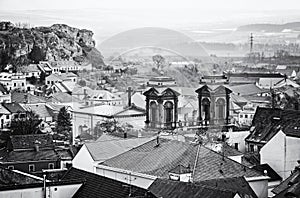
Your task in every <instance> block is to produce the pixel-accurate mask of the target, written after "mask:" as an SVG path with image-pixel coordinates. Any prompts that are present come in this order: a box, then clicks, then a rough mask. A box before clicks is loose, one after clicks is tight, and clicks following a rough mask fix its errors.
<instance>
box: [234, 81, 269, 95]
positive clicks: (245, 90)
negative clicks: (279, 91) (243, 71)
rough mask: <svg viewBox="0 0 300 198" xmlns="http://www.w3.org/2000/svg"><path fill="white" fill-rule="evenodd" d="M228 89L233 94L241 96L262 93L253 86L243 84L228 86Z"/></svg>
mask: <svg viewBox="0 0 300 198" xmlns="http://www.w3.org/2000/svg"><path fill="white" fill-rule="evenodd" d="M230 89H231V90H232V92H233V93H235V94H239V95H241V96H243V95H256V94H258V93H261V92H263V90H262V89H260V88H259V87H257V86H256V85H255V84H243V85H235V86H230Z"/></svg>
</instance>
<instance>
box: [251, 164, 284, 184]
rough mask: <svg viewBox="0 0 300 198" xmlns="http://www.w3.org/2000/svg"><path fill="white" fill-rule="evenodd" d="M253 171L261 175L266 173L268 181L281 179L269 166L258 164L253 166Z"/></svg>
mask: <svg viewBox="0 0 300 198" xmlns="http://www.w3.org/2000/svg"><path fill="white" fill-rule="evenodd" d="M253 169H255V170H257V171H260V172H261V173H264V172H265V171H266V172H267V176H268V177H270V179H269V181H281V180H282V178H281V177H280V176H279V175H278V173H276V172H275V171H274V170H273V169H272V168H271V167H270V166H269V164H259V165H256V166H253Z"/></svg>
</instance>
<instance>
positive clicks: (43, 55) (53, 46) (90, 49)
mask: <svg viewBox="0 0 300 198" xmlns="http://www.w3.org/2000/svg"><path fill="white" fill-rule="evenodd" d="M39 60H49V61H61V60H68V61H75V62H77V63H83V62H87V61H89V62H91V63H92V65H93V66H94V67H97V68H99V67H102V66H103V65H104V62H103V57H102V55H101V53H100V52H99V51H98V50H97V49H96V48H95V41H94V40H93V32H92V31H90V30H85V29H77V28H73V27H70V26H67V25H64V24H54V25H52V26H50V27H35V28H30V29H28V28H20V27H16V26H14V25H13V24H12V23H10V22H0V65H1V66H2V67H3V66H6V65H7V64H12V65H14V64H26V63H29V62H38V61H39Z"/></svg>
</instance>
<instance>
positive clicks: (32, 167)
mask: <svg viewBox="0 0 300 198" xmlns="http://www.w3.org/2000/svg"><path fill="white" fill-rule="evenodd" d="M34 171H35V167H34V164H29V172H34Z"/></svg>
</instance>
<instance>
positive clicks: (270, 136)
mask: <svg viewBox="0 0 300 198" xmlns="http://www.w3.org/2000/svg"><path fill="white" fill-rule="evenodd" d="M299 116H300V111H295V110H282V109H272V108H260V107H258V108H257V110H256V113H255V116H254V118H253V124H252V127H251V129H250V134H249V136H248V137H246V139H245V141H246V147H247V151H249V152H257V153H259V154H260V160H261V163H267V164H269V165H270V166H271V167H272V168H273V169H274V170H275V171H276V172H277V173H278V174H279V175H280V176H281V177H282V178H283V179H286V178H287V177H288V176H289V174H290V172H291V171H292V170H293V169H294V167H295V166H296V165H297V160H298V159H300V153H299V152H298V151H299V149H300V126H299Z"/></svg>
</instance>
